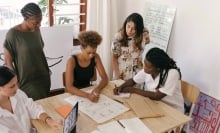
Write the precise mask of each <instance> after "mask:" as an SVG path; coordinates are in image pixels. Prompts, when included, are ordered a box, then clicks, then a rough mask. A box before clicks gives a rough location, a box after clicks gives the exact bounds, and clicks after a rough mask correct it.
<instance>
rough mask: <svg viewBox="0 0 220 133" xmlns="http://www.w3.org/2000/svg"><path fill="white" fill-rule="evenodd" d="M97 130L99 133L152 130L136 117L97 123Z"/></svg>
mask: <svg viewBox="0 0 220 133" xmlns="http://www.w3.org/2000/svg"><path fill="white" fill-rule="evenodd" d="M97 131H99V132H101V133H112V132H113V131H117V133H152V131H151V130H150V129H149V128H148V127H147V126H146V125H145V124H144V123H143V122H142V121H141V120H140V119H139V118H137V117H134V118H129V119H122V120H119V122H118V121H112V122H109V123H106V124H102V125H98V126H97Z"/></svg>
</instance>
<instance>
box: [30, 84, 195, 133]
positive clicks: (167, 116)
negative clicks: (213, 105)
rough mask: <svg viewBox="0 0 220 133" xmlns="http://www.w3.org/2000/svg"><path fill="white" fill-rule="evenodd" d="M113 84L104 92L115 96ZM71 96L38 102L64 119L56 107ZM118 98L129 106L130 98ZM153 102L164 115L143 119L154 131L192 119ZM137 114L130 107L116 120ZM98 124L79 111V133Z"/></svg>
mask: <svg viewBox="0 0 220 133" xmlns="http://www.w3.org/2000/svg"><path fill="white" fill-rule="evenodd" d="M113 86H114V84H113V83H112V81H111V82H109V84H108V85H107V86H106V87H105V88H104V89H103V91H102V94H104V95H106V96H108V97H110V98H113V97H114V96H113V91H112V90H113ZM132 95H133V94H132ZM69 96H71V94H69V93H64V94H60V95H57V96H53V97H49V98H45V99H41V100H38V101H36V102H37V103H38V104H40V105H42V106H43V108H44V109H45V111H46V112H47V113H48V114H49V115H50V116H52V117H53V118H55V119H63V118H62V117H61V116H60V115H59V114H58V113H57V112H56V111H55V110H54V109H55V108H56V107H60V106H61V105H64V104H68V103H67V102H66V101H64V99H65V98H66V97H69ZM117 99H119V100H120V101H123V102H124V105H125V106H127V107H129V105H128V104H127V103H126V100H129V99H126V100H125V99H123V98H117ZM153 102H156V103H157V104H158V107H159V108H158V109H159V110H162V111H163V114H164V116H163V117H156V118H144V119H141V120H142V121H143V122H144V124H145V125H146V126H147V127H148V128H150V129H151V130H152V132H153V133H161V132H166V131H169V130H170V129H173V128H176V127H179V126H181V125H183V124H185V123H187V122H189V121H190V120H191V118H190V117H188V116H186V115H184V114H182V113H181V112H179V111H177V110H176V109H174V108H172V107H170V106H168V105H167V104H165V103H163V102H161V101H153ZM135 116H136V114H135V112H134V111H133V110H132V109H130V110H129V111H127V112H125V113H123V114H122V115H120V116H117V117H116V118H114V120H118V119H126V118H132V117H135ZM109 121H111V120H109ZM109 121H107V122H109ZM107 122H106V123H107ZM32 123H33V125H34V126H35V127H36V128H37V130H38V132H39V133H62V130H59V131H55V130H53V129H51V128H50V127H48V126H47V125H46V124H44V123H43V122H41V121H39V120H32ZM97 125H98V124H97V123H96V122H95V121H94V120H92V119H91V118H89V117H88V116H87V115H85V114H84V113H82V112H80V111H79V116H78V121H77V133H90V132H91V131H93V130H95V129H96V127H97Z"/></svg>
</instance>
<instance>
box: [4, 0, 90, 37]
mask: <svg viewBox="0 0 220 133" xmlns="http://www.w3.org/2000/svg"><path fill="white" fill-rule="evenodd" d="M29 2H34V3H37V4H38V5H39V6H40V8H41V9H42V13H43V20H42V23H41V25H42V27H48V26H53V25H73V26H74V32H75V33H78V32H79V31H82V30H85V29H86V7H87V0H7V1H6V0H3V1H1V2H0V30H1V29H9V28H10V27H12V26H14V25H16V24H19V23H21V22H22V21H23V17H22V16H21V13H20V10H21V8H22V7H23V6H24V5H25V4H26V3H29Z"/></svg>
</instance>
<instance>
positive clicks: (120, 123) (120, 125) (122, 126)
mask: <svg viewBox="0 0 220 133" xmlns="http://www.w3.org/2000/svg"><path fill="white" fill-rule="evenodd" d="M117 122H118V124H119V125H120V126H121V127H123V128H125V126H124V125H123V124H122V123H121V122H120V121H119V120H117Z"/></svg>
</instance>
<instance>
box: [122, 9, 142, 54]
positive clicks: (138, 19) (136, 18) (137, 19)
mask: <svg viewBox="0 0 220 133" xmlns="http://www.w3.org/2000/svg"><path fill="white" fill-rule="evenodd" d="M128 22H134V25H135V29H136V35H135V38H134V39H135V40H134V41H135V46H136V47H137V48H138V49H139V50H142V49H143V48H142V46H141V42H142V38H143V37H142V33H143V29H144V21H143V18H142V16H141V15H140V14H138V13H132V14H130V15H129V16H128V17H127V18H126V19H125V21H124V24H123V27H122V28H121V29H120V32H121V35H122V40H120V42H121V45H122V46H128V44H127V39H128V36H127V34H126V24H127V23H128Z"/></svg>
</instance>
